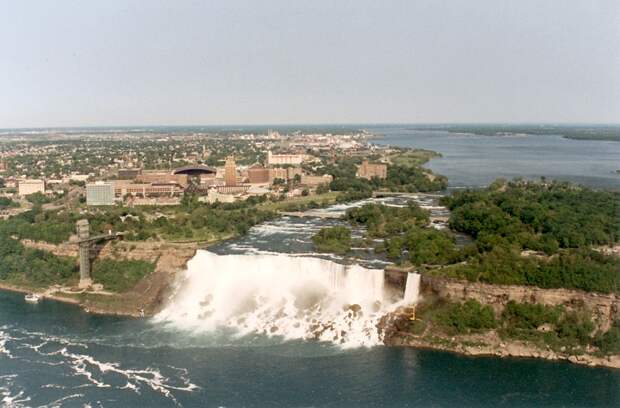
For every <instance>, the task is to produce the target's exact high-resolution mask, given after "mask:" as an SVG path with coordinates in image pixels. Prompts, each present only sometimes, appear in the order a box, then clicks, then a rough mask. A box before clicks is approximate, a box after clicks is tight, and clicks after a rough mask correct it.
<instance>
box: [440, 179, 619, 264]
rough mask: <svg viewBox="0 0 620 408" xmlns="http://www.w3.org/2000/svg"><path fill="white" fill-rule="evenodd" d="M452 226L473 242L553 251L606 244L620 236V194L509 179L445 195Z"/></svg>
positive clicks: (486, 248)
mask: <svg viewBox="0 0 620 408" xmlns="http://www.w3.org/2000/svg"><path fill="white" fill-rule="evenodd" d="M444 203H445V204H446V205H447V206H448V207H449V208H450V209H451V210H452V215H451V217H450V227H451V228H453V229H455V230H457V231H461V232H464V233H467V234H470V235H471V236H473V237H474V238H476V239H477V240H478V239H480V240H482V241H486V243H487V244H488V243H491V245H486V246H485V245H484V243H483V249H484V250H488V249H490V247H492V246H493V245H492V243H493V242H501V240H505V241H507V242H509V243H514V244H516V245H519V246H520V247H522V248H527V249H532V250H538V251H545V252H547V253H554V252H556V251H557V249H558V248H577V247H582V246H585V245H607V244H611V243H613V242H616V241H617V240H618V239H619V238H620V195H619V194H618V193H613V192H605V191H594V190H590V189H587V188H581V187H575V186H573V185H570V184H566V183H552V184H546V183H531V182H528V183H525V182H512V183H507V184H497V183H496V184H494V185H492V186H491V188H489V189H486V190H482V191H464V192H457V193H454V194H453V195H452V196H450V197H446V198H445V199H444Z"/></svg>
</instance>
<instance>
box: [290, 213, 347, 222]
mask: <svg viewBox="0 0 620 408" xmlns="http://www.w3.org/2000/svg"><path fill="white" fill-rule="evenodd" d="M279 214H280V215H283V216H287V217H300V218H322V219H334V220H339V219H340V218H342V213H329V212H320V213H319V212H312V211H280V212H279Z"/></svg>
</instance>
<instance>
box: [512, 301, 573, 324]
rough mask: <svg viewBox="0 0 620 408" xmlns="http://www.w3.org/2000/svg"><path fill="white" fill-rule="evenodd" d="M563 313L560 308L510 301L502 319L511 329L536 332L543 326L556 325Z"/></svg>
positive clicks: (562, 309)
mask: <svg viewBox="0 0 620 408" xmlns="http://www.w3.org/2000/svg"><path fill="white" fill-rule="evenodd" d="M563 312H564V308H562V307H551V306H546V305H541V304H536V303H516V302H514V301H510V302H508V304H507V305H506V307H505V308H504V312H503V313H502V318H503V320H504V323H505V324H507V325H508V326H509V327H511V328H515V329H525V330H536V329H537V328H538V327H540V326H541V325H543V324H553V325H556V324H557V323H558V321H559V319H560V316H561V315H562V313H563Z"/></svg>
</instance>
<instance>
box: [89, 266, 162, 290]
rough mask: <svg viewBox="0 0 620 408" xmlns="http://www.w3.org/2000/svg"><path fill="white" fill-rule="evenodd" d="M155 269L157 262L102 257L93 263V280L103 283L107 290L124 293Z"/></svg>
mask: <svg viewBox="0 0 620 408" xmlns="http://www.w3.org/2000/svg"><path fill="white" fill-rule="evenodd" d="M154 270H155V264H153V263H151V262H146V261H141V260H113V259H101V260H99V261H96V262H94V264H93V280H94V281H95V282H97V283H101V284H103V287H104V289H106V290H110V291H113V292H119V293H122V292H126V291H128V290H129V289H131V288H133V287H134V286H135V285H136V284H137V283H138V281H140V279H142V278H144V277H145V276H147V275H150V274H151V273H152V272H153V271H154Z"/></svg>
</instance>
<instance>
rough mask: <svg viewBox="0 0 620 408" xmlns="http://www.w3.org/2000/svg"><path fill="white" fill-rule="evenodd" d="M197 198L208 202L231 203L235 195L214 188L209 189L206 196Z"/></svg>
mask: <svg viewBox="0 0 620 408" xmlns="http://www.w3.org/2000/svg"><path fill="white" fill-rule="evenodd" d="M198 200H199V201H201V202H207V203H210V204H213V203H216V202H220V203H233V202H234V201H235V196H234V195H233V194H223V193H219V192H218V191H217V190H216V189H210V190H209V193H208V194H207V195H206V196H202V197H199V198H198Z"/></svg>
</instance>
